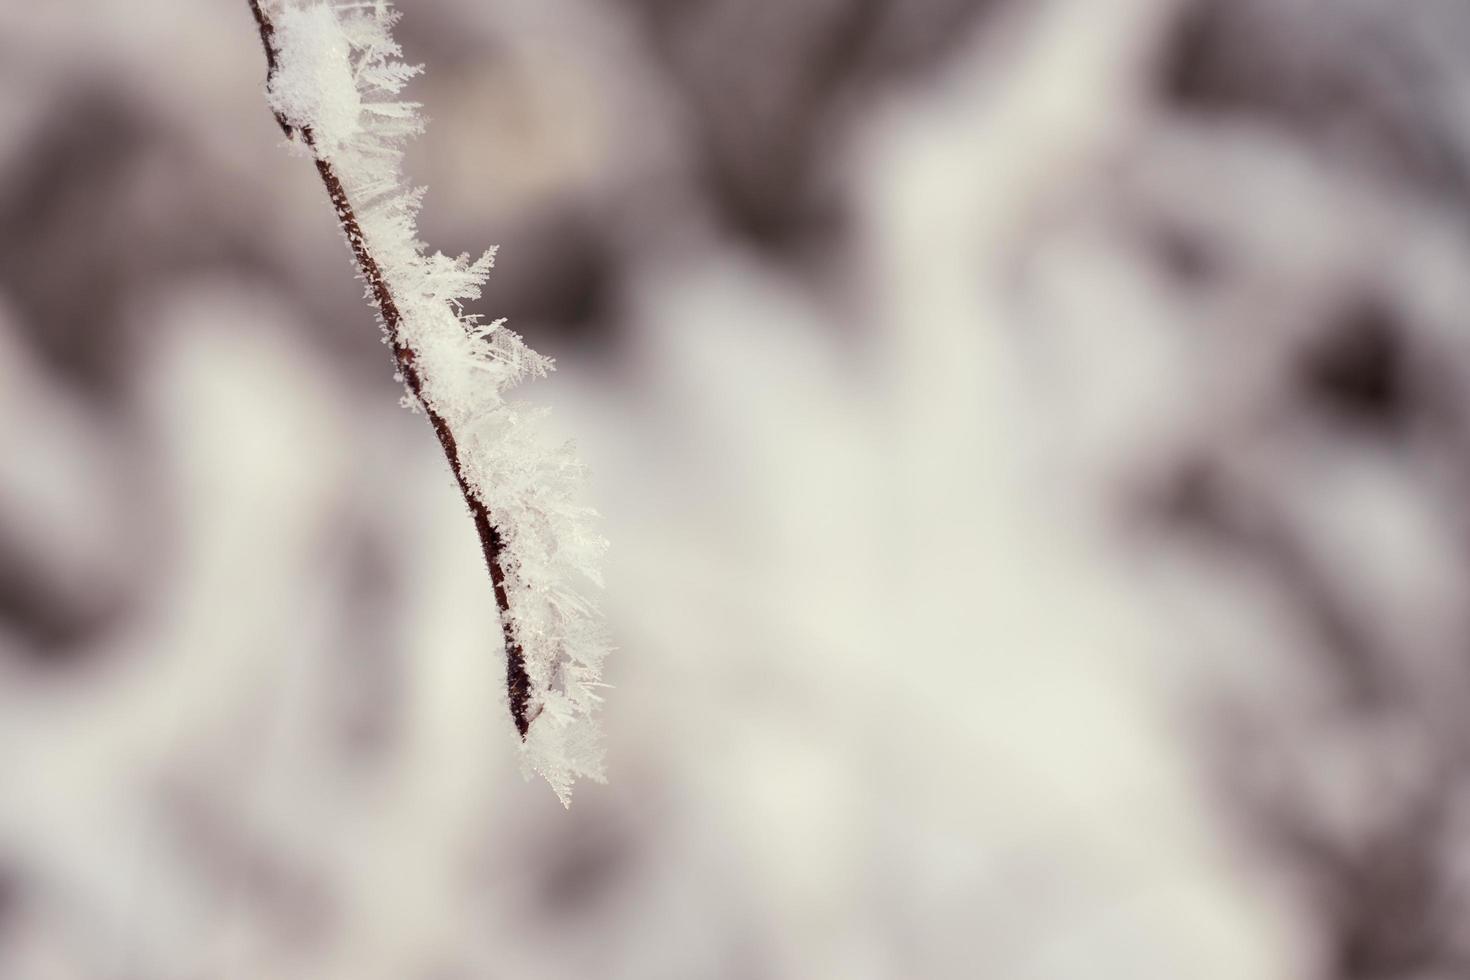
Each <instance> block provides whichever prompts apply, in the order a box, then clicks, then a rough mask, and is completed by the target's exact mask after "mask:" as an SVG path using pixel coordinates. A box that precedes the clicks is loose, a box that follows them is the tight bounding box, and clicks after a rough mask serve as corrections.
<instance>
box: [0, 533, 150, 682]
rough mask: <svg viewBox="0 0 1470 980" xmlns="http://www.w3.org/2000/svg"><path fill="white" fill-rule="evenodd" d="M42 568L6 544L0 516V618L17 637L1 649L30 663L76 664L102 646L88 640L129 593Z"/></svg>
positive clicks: (110, 620) (115, 614)
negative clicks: (72, 581)
mask: <svg viewBox="0 0 1470 980" xmlns="http://www.w3.org/2000/svg"><path fill="white" fill-rule="evenodd" d="M32 557H33V556H32ZM47 572H48V569H46V568H43V567H42V566H40V565H39V564H37V563H36V562H34V561H32V560H30V559H29V558H28V557H27V556H26V555H25V554H24V553H23V552H22V551H21V549H18V548H15V547H11V546H8V545H7V542H6V533H5V527H4V523H3V521H0V622H3V623H4V624H5V629H6V631H7V632H9V633H11V634H12V635H13V636H15V637H16V638H17V639H19V640H20V641H21V642H19V643H10V644H5V645H4V649H5V650H6V652H8V653H11V654H14V655H18V656H21V657H25V658H27V659H28V660H29V661H31V663H32V665H33V666H38V667H47V668H53V667H54V668H62V667H71V666H75V665H78V664H79V663H80V662H81V661H82V660H83V659H84V658H85V657H86V655H87V654H89V653H96V652H97V651H98V650H100V649H102V645H101V644H98V643H94V642H92V641H94V640H95V639H96V638H97V637H99V636H100V635H102V634H103V633H105V632H106V631H107V629H109V628H110V627H111V626H112V625H113V624H114V623H115V622H116V621H117V619H118V617H119V616H120V615H122V613H123V612H124V611H125V608H126V606H127V604H128V603H129V602H130V601H131V599H132V596H131V595H129V594H120V593H116V592H108V593H105V594H104V593H102V592H99V591H97V590H79V589H76V588H71V587H68V586H67V584H66V583H62V582H58V581H56V579H55V577H54V575H51V574H48V573H47Z"/></svg>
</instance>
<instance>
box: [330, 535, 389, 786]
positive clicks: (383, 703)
mask: <svg viewBox="0 0 1470 980" xmlns="http://www.w3.org/2000/svg"><path fill="white" fill-rule="evenodd" d="M323 547H324V549H325V550H327V551H328V557H327V558H326V561H325V562H324V564H326V565H327V566H328V567H330V566H332V565H335V566H336V567H337V570H338V572H339V574H340V576H341V588H342V590H343V592H344V593H345V595H344V601H343V610H344V615H343V618H342V629H343V631H344V632H345V633H346V635H345V636H344V637H343V639H342V642H341V643H338V644H334V645H333V646H332V648H331V649H332V651H333V652H334V653H335V654H337V655H339V656H341V657H342V658H344V660H345V661H347V662H344V663H340V664H338V665H337V668H338V670H337V673H338V674H339V676H340V677H341V678H342V681H341V683H340V684H338V685H334V687H333V688H332V693H333V694H334V695H335V698H336V700H335V701H334V703H333V704H332V705H329V706H328V712H329V714H330V715H331V716H332V720H333V722H334V724H332V725H331V727H332V729H333V735H334V736H335V737H336V738H337V739H338V740H339V744H340V746H341V749H342V752H343V755H344V756H345V757H347V758H348V759H349V760H351V761H354V762H362V763H371V762H374V761H376V760H379V759H381V758H383V756H384V755H385V754H386V753H387V752H388V751H389V750H390V749H391V748H392V746H393V745H394V744H396V742H397V739H398V736H399V734H400V726H401V724H402V717H401V712H402V708H403V690H404V689H403V663H402V660H401V654H402V636H401V634H400V631H399V630H398V628H397V627H398V623H397V619H398V617H397V614H396V613H397V610H399V609H401V608H402V607H403V596H402V583H401V582H400V580H399V575H398V569H397V566H396V564H395V563H394V561H393V558H392V549H391V546H390V543H389V542H388V541H386V540H385V539H384V537H383V532H382V531H381V530H380V529H378V528H377V527H376V526H375V525H374V524H373V523H372V522H371V521H369V520H366V519H364V520H362V521H361V522H360V523H359V524H357V525H356V526H349V527H347V528H342V527H333V528H332V529H331V533H330V534H329V535H328V537H327V539H326V541H325V542H324V544H323Z"/></svg>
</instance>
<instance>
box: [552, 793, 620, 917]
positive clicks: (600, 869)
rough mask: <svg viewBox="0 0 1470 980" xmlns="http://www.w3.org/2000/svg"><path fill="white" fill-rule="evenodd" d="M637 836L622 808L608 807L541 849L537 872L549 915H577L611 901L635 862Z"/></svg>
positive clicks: (578, 822)
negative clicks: (624, 818) (622, 814)
mask: <svg viewBox="0 0 1470 980" xmlns="http://www.w3.org/2000/svg"><path fill="white" fill-rule="evenodd" d="M586 809H588V810H590V809H591V807H587V808H586ZM573 812H576V811H573ZM636 841H637V835H636V834H635V833H634V832H633V829H632V828H630V827H628V826H626V825H625V824H624V823H623V822H622V818H621V817H620V816H619V813H618V812H616V811H612V810H608V809H606V808H604V809H603V811H602V812H601V813H600V814H599V815H598V816H597V817H596V818H595V819H586V818H583V819H578V820H577V821H576V826H575V827H574V828H572V830H571V831H570V832H568V833H565V834H560V835H557V838H556V840H555V847H550V848H547V849H546V850H545V851H544V853H542V854H541V859H542V863H541V865H540V866H539V867H540V870H539V872H538V879H539V881H540V904H541V906H542V908H543V909H544V910H545V912H546V917H547V918H548V919H549V920H550V921H559V920H565V919H568V918H574V917H577V916H580V915H584V914H587V913H589V912H590V911H592V910H594V909H596V908H597V907H598V906H599V905H601V904H602V903H604V902H607V901H609V900H610V899H611V896H613V895H614V894H615V893H616V892H617V891H618V887H619V884H620V883H621V882H622V880H623V878H624V876H625V874H626V873H627V872H628V871H629V870H630V868H631V867H632V866H633V864H634V857H635V854H634V847H635V843H636Z"/></svg>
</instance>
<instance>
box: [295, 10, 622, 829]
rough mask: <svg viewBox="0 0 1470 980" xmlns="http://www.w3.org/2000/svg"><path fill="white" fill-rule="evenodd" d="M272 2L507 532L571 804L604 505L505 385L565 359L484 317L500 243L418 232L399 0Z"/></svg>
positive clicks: (583, 742)
mask: <svg viewBox="0 0 1470 980" xmlns="http://www.w3.org/2000/svg"><path fill="white" fill-rule="evenodd" d="M268 13H269V15H270V16H271V19H272V21H273V23H274V24H275V29H276V44H277V49H278V52H279V63H278V67H277V71H276V73H275V76H274V78H273V80H272V82H271V84H270V87H269V91H268V97H269V100H270V104H271V106H272V108H274V109H275V110H276V111H277V112H279V113H280V114H281V115H282V116H283V117H285V119H286V120H287V121H288V122H290V123H291V124H292V126H293V127H295V128H297V129H299V130H306V131H309V132H310V134H311V141H310V142H311V144H312V146H311V148H312V150H313V151H314V152H315V153H316V155H317V156H319V157H320V158H321V159H323V160H326V161H327V162H329V163H330V164H331V165H332V167H333V169H334V170H335V171H336V172H337V174H338V176H339V177H340V179H341V180H342V183H343V186H344V187H345V189H346V191H347V195H348V198H349V200H350V202H351V204H352V207H353V209H354V211H355V212H356V215H357V218H358V221H359V223H360V225H361V228H362V232H363V237H364V239H365V241H366V243H367V247H368V249H369V251H370V252H371V254H372V255H373V256H374V257H375V258H376V260H377V262H378V263H379V265H380V267H381V270H382V273H383V277H384V279H385V281H386V282H387V284H388V287H389V289H390V291H391V293H392V295H393V298H394V301H395V303H396V304H397V306H398V309H399V312H400V314H401V324H400V337H399V339H400V340H401V341H403V342H404V343H406V344H407V345H408V346H409V347H411V348H412V349H413V351H414V353H415V356H416V363H417V365H418V369H419V372H420V374H421V377H422V381H423V400H424V402H426V407H428V408H430V409H432V410H433V411H434V412H436V413H437V414H439V415H440V416H442V417H443V418H444V419H445V420H446V421H447V422H448V424H449V426H450V428H451V430H452V431H453V433H454V435H455V439H456V441H457V442H458V444H459V447H460V454H461V466H462V468H463V470H464V472H465V476H466V478H467V479H468V481H469V483H470V484H471V486H472V488H473V490H474V492H475V494H476V495H477V496H478V497H479V498H480V500H481V501H483V502H484V504H485V505H486V506H487V507H488V508H489V511H490V514H491V515H492V518H493V519H494V521H495V524H496V526H497V527H498V529H499V530H500V533H501V535H502V537H503V539H504V541H505V545H506V551H505V554H504V555H503V556H502V563H503V565H504V570H505V573H506V578H507V582H506V585H507V592H508V595H509V598H510V610H511V612H510V619H511V622H510V624H509V625H510V626H511V628H512V629H513V630H514V632H515V636H516V638H517V639H518V640H519V642H520V644H521V647H522V650H523V652H524V654H525V659H526V671H527V674H528V676H529V677H530V679H531V685H532V690H531V711H530V713H531V715H532V717H533V719H534V720H533V721H532V724H531V728H530V731H529V733H528V735H527V738H526V739H525V743H524V758H525V761H526V764H527V765H528V766H529V767H530V768H532V769H534V770H536V771H537V772H540V773H541V775H542V776H544V777H545V778H546V780H547V782H549V783H550V784H551V786H552V788H553V789H554V790H555V791H556V793H557V796H558V797H559V798H561V800H562V802H563V803H566V802H568V801H569V799H570V793H571V788H572V785H573V783H574V781H575V780H576V779H577V778H579V777H583V778H592V779H599V780H600V779H601V778H602V760H601V749H600V747H599V744H598V733H597V730H596V727H595V724H594V723H593V721H592V719H591V714H592V712H593V711H594V710H595V709H596V707H597V705H598V703H599V700H600V699H599V697H598V694H597V690H598V688H599V687H600V686H601V685H600V683H599V676H600V672H601V665H602V660H603V657H604V656H605V654H606V652H607V649H608V645H607V641H606V639H605V636H604V632H603V628H602V624H601V619H600V616H599V614H598V610H597V607H596V605H595V604H594V603H593V602H592V601H590V600H589V599H588V598H587V595H586V593H585V591H584V590H585V586H586V585H587V584H589V583H590V584H595V585H600V584H601V578H600V572H599V567H600V561H601V557H602V554H603V552H604V550H605V549H606V546H607V545H606V541H605V540H604V539H603V538H602V536H601V535H600V534H599V533H598V532H597V530H596V528H595V520H596V516H597V515H596V513H595V511H592V510H591V509H589V508H587V507H585V506H583V505H581V504H579V503H578V502H577V500H576V497H577V493H578V490H579V488H580V486H581V482H582V471H581V467H580V465H579V464H578V463H577V461H576V459H575V458H574V456H573V455H572V452H571V449H570V447H560V448H555V449H548V448H546V447H545V446H544V445H543V441H542V440H543V437H542V436H540V435H539V434H538V427H537V425H536V420H537V418H538V417H539V414H540V413H539V412H537V411H534V410H527V409H525V408H523V407H521V406H518V405H517V404H515V403H513V402H511V401H509V400H507V398H506V392H507V390H508V389H509V388H510V387H511V386H513V385H515V384H516V383H517V382H519V381H521V380H523V379H525V378H529V377H542V376H545V375H546V374H547V373H548V372H549V371H551V370H552V367H553V365H552V362H551V360H550V359H549V358H546V357H543V356H542V355H540V354H538V353H536V352H535V351H533V350H532V349H531V348H530V347H528V346H526V344H525V343H524V342H523V341H522V340H521V338H520V337H519V336H518V335H516V334H515V333H513V332H511V331H510V330H508V329H506V327H505V326H504V321H495V322H493V323H489V324H481V323H479V322H478V321H477V320H476V319H475V318H474V317H473V316H468V315H466V314H465V313H464V312H463V309H462V304H463V303H464V302H466V301H469V300H474V299H477V298H479V296H480V287H481V286H482V285H483V284H484V282H485V280H486V279H487V277H488V276H489V274H490V269H491V267H492V265H493V263H494V256H495V250H494V249H493V248H492V249H490V250H488V251H486V252H485V253H484V254H483V255H482V256H480V257H479V258H478V259H476V260H473V261H472V260H471V259H470V258H469V256H467V255H461V256H459V257H457V258H449V257H447V256H445V255H442V254H440V253H437V252H436V253H432V254H428V253H426V251H425V246H424V244H423V243H422V242H420V241H419V240H418V237H417V231H416V216H417V213H418V208H419V205H420V204H421V202H422V200H423V189H422V188H413V187H410V186H408V185H407V184H406V183H405V181H404V178H403V174H402V168H401V163H402V155H403V144H404V142H405V141H406V140H407V139H408V138H410V137H412V136H413V135H415V134H417V133H418V132H419V131H421V130H422V128H423V122H422V119H421V117H420V116H419V114H418V109H419V106H418V104H417V103H413V102H405V101H402V100H400V99H398V98H396V95H397V93H398V92H399V91H400V90H401V89H402V87H403V85H404V83H405V82H406V81H407V80H408V79H409V78H411V77H412V76H414V75H415V74H417V73H418V72H419V68H418V67H417V66H411V65H407V64H405V63H403V62H402V61H400V60H399V57H400V55H401V53H402V52H401V50H400V48H399V47H398V45H397V44H396V43H395V42H394V41H393V39H392V36H391V33H390V30H391V28H392V26H393V24H394V23H396V21H397V19H398V15H397V13H396V12H394V11H393V10H392V9H391V6H390V5H389V4H388V3H386V2H374V3H361V2H358V3H346V2H343V3H334V2H313V3H307V4H292V5H277V7H276V8H275V9H274V10H270V11H268ZM385 329H387V327H386V325H385ZM412 397H413V396H412V392H410V400H412ZM486 591H487V594H488V592H489V585H488V583H487V585H486Z"/></svg>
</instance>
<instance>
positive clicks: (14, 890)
mask: <svg viewBox="0 0 1470 980" xmlns="http://www.w3.org/2000/svg"><path fill="white" fill-rule="evenodd" d="M20 902H21V881H20V876H19V875H18V874H16V872H15V871H13V870H12V869H11V868H9V867H7V866H6V865H5V864H3V863H0V940H3V939H4V937H5V931H6V928H7V927H8V926H9V925H10V923H11V920H13V919H14V918H15V915H16V913H17V912H18V911H19V910H20Z"/></svg>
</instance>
